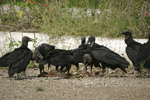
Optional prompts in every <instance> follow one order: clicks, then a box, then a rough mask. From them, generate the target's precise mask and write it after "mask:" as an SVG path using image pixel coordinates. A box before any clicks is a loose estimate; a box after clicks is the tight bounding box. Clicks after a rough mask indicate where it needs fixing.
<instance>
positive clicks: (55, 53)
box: [39, 49, 73, 77]
mask: <svg viewBox="0 0 150 100" xmlns="http://www.w3.org/2000/svg"><path fill="white" fill-rule="evenodd" d="M39 63H41V64H52V65H54V66H60V67H61V69H60V75H61V77H62V70H63V68H64V67H66V70H68V73H69V70H70V68H71V64H73V55H72V53H71V51H70V50H62V49H53V50H51V51H50V52H48V54H47V55H46V57H44V58H43V59H42V60H41V61H40V62H39Z"/></svg>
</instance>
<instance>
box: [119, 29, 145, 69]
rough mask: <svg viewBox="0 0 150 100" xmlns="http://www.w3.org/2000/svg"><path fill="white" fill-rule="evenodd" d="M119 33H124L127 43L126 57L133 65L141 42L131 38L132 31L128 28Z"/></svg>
mask: <svg viewBox="0 0 150 100" xmlns="http://www.w3.org/2000/svg"><path fill="white" fill-rule="evenodd" d="M121 34H123V35H125V43H126V44H127V47H126V54H127V56H128V58H129V59H130V60H131V61H132V63H133V66H134V67H135V62H136V58H137V55H138V52H139V48H140V46H141V45H142V44H141V43H139V42H136V41H135V40H133V38H132V33H131V31H130V30H125V31H124V32H122V33H121Z"/></svg>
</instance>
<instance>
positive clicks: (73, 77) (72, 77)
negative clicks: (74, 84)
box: [69, 75, 78, 79]
mask: <svg viewBox="0 0 150 100" xmlns="http://www.w3.org/2000/svg"><path fill="white" fill-rule="evenodd" d="M69 78H70V79H75V78H78V75H73V76H70V77H69Z"/></svg>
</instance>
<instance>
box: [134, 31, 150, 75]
mask: <svg viewBox="0 0 150 100" xmlns="http://www.w3.org/2000/svg"><path fill="white" fill-rule="evenodd" d="M148 36H149V39H148V41H147V42H146V43H144V44H143V45H142V46H140V49H139V52H138V55H137V59H136V64H135V70H140V67H141V66H143V67H144V68H147V69H148V70H149V71H150V31H149V32H148ZM148 75H149V73H148Z"/></svg>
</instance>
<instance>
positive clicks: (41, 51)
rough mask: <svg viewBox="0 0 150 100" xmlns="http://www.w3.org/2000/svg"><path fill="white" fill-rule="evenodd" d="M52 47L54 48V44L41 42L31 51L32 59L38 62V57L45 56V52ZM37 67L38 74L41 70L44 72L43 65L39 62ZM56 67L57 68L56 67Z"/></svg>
mask: <svg viewBox="0 0 150 100" xmlns="http://www.w3.org/2000/svg"><path fill="white" fill-rule="evenodd" d="M53 49H55V46H53V45H49V44H46V43H42V44H41V45H39V46H38V47H37V48H35V51H34V52H33V56H32V59H34V60H36V61H37V62H38V61H39V60H40V59H43V58H45V57H46V56H47V53H48V52H50V51H51V50H53ZM49 67H50V64H48V69H49ZM39 69H40V74H41V73H42V72H44V65H43V64H39ZM56 69H58V67H56Z"/></svg>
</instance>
